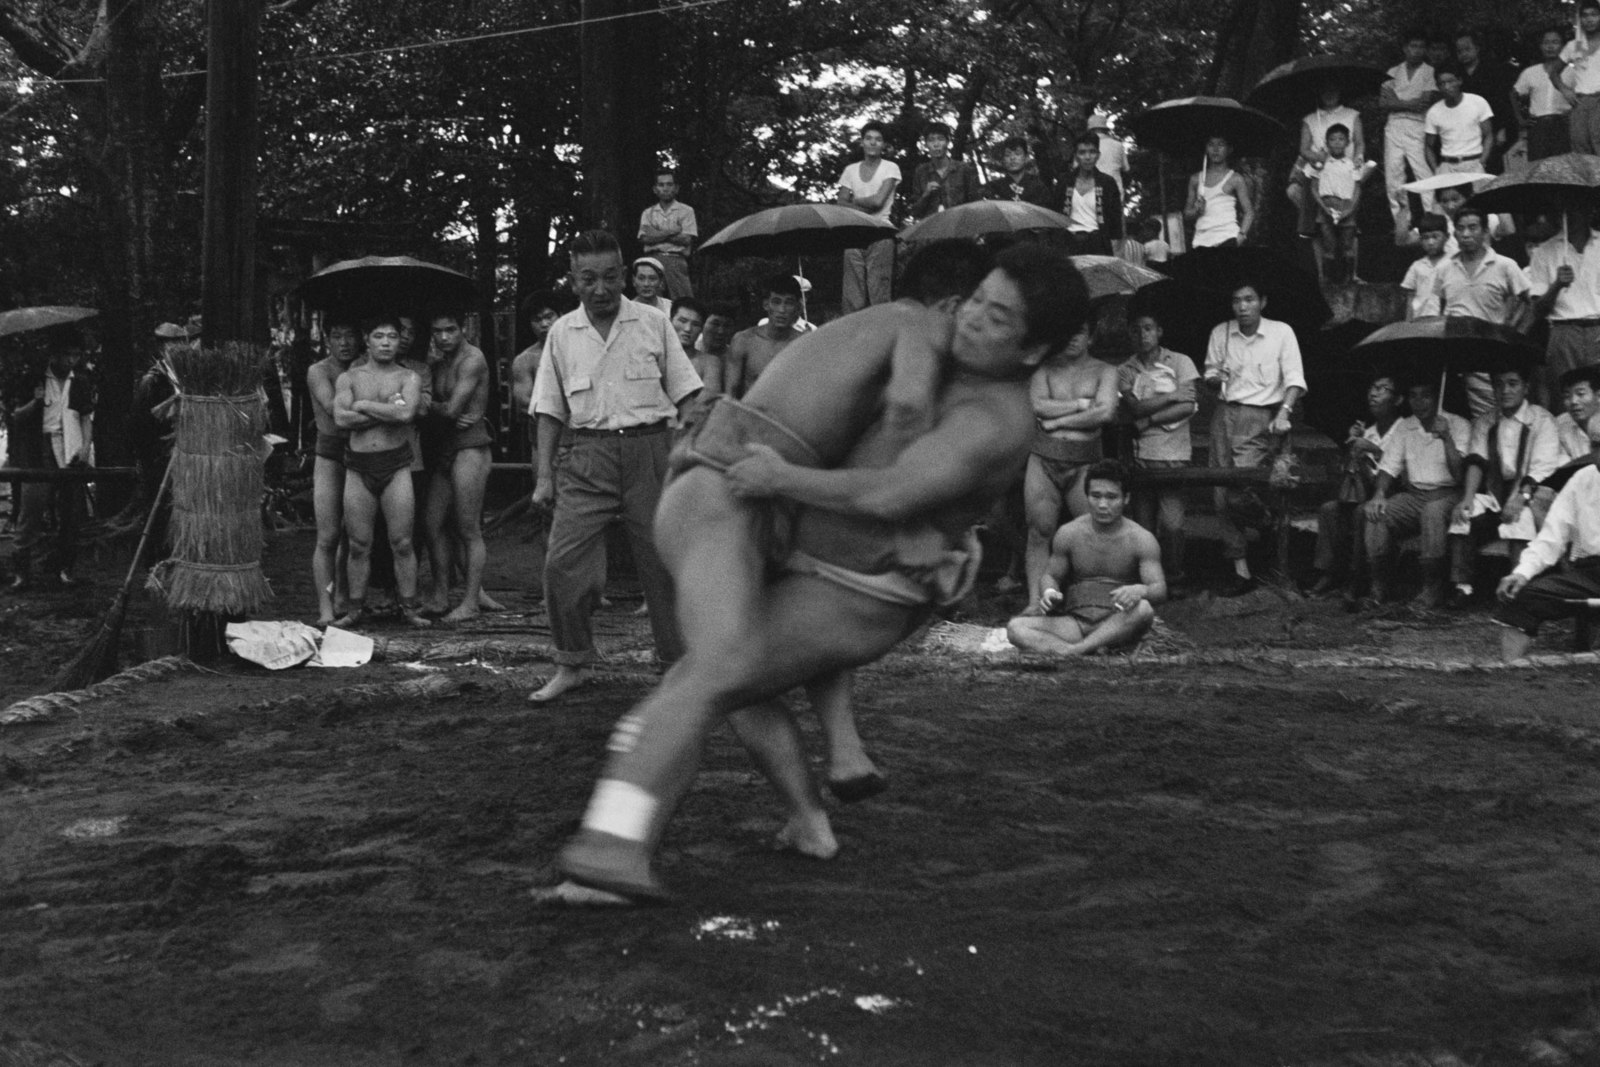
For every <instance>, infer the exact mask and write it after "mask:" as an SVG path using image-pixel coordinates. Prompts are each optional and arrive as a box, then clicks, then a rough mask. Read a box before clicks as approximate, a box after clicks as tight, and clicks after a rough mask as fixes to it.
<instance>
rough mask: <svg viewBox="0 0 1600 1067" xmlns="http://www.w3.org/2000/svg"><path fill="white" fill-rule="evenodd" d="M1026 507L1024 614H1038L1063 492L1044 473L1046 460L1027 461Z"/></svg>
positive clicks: (1024, 496) (1025, 477)
mask: <svg viewBox="0 0 1600 1067" xmlns="http://www.w3.org/2000/svg"><path fill="white" fill-rule="evenodd" d="M1022 494H1023V506H1024V508H1025V510H1026V512H1027V516H1028V551H1027V570H1028V605H1027V607H1026V608H1024V609H1023V610H1024V613H1026V614H1035V613H1037V612H1038V611H1039V593H1040V588H1039V583H1040V582H1042V581H1043V580H1044V571H1045V567H1047V566H1048V565H1049V563H1050V540H1051V538H1053V537H1055V535H1056V529H1057V527H1059V526H1060V525H1061V503H1062V501H1061V491H1060V490H1059V489H1057V488H1056V484H1055V482H1054V481H1052V480H1051V478H1050V475H1049V473H1048V472H1047V471H1046V470H1045V466H1044V460H1042V459H1040V458H1039V457H1038V456H1029V457H1028V472H1027V474H1025V475H1024V476H1023V483H1022Z"/></svg>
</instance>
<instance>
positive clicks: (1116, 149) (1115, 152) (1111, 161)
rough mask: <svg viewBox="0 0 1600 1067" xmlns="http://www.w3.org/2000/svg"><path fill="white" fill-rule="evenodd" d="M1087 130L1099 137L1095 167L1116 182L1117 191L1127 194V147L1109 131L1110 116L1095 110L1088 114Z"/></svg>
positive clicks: (1122, 194)
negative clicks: (1098, 155) (1098, 150)
mask: <svg viewBox="0 0 1600 1067" xmlns="http://www.w3.org/2000/svg"><path fill="white" fill-rule="evenodd" d="M1089 132H1090V133H1092V134H1094V135H1095V136H1097V137H1099V138H1100V161H1099V162H1098V163H1096V164H1095V167H1096V168H1097V169H1098V170H1099V171H1100V173H1101V174H1104V175H1105V176H1106V177H1107V178H1110V179H1111V180H1112V181H1114V182H1116V183H1117V193H1118V195H1120V196H1122V197H1123V198H1124V199H1126V197H1127V195H1128V187H1127V178H1128V149H1127V148H1126V147H1125V146H1124V145H1123V143H1122V142H1121V141H1119V140H1118V139H1117V138H1116V137H1115V136H1114V135H1113V134H1112V132H1111V116H1110V115H1107V114H1106V113H1105V112H1104V111H1096V112H1095V113H1094V114H1092V115H1090V116H1089Z"/></svg>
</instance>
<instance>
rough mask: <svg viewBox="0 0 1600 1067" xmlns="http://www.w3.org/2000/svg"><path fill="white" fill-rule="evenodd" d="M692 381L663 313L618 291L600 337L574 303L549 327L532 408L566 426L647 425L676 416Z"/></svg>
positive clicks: (692, 374)
mask: <svg viewBox="0 0 1600 1067" xmlns="http://www.w3.org/2000/svg"><path fill="white" fill-rule="evenodd" d="M700 385H701V382H700V376H699V375H698V374H696V373H695V372H694V364H692V363H690V362H689V357H688V356H687V355H685V354H684V351H683V345H682V344H680V343H679V342H678V335H677V333H675V332H674V331H673V329H672V324H671V323H670V322H669V321H668V320H667V317H666V316H665V315H663V314H662V313H661V312H659V311H657V310H656V309H655V308H652V307H646V306H645V305H643V304H639V303H635V302H634V301H632V300H629V299H628V298H627V297H623V298H622V306H621V307H620V308H619V309H618V310H617V318H616V321H614V322H613V323H612V324H611V330H610V332H609V333H608V334H607V335H606V336H605V337H603V338H602V337H601V336H600V331H599V330H596V329H595V328H594V327H593V326H592V325H591V324H590V322H589V313H588V312H587V311H586V310H584V309H583V308H581V307H580V308H578V309H577V310H576V311H571V312H568V313H567V314H565V315H563V316H561V318H559V319H557V320H556V323H555V325H554V326H552V327H550V334H549V336H548V337H547V338H546V339H545V345H544V354H543V355H542V356H540V357H539V372H538V374H537V375H535V376H534V380H533V410H534V412H535V413H537V414H540V415H550V416H553V417H554V418H557V419H560V420H561V421H562V422H564V423H566V424H567V425H568V426H569V427H572V428H573V429H584V430H621V429H625V428H627V427H629V426H648V425H650V424H651V423H655V422H660V421H661V420H663V419H668V418H671V417H672V416H674V415H676V414H677V410H678V409H677V404H678V402H679V401H680V400H682V399H683V398H684V397H686V396H688V395H689V394H690V393H693V392H694V391H695V390H696V389H699V388H700Z"/></svg>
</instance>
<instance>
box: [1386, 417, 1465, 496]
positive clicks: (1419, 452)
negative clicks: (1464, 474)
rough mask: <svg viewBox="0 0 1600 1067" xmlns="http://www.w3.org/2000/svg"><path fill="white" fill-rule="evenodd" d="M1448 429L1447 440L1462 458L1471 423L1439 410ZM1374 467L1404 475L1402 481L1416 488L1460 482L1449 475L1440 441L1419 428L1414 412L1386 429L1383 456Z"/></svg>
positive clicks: (1420, 426)
mask: <svg viewBox="0 0 1600 1067" xmlns="http://www.w3.org/2000/svg"><path fill="white" fill-rule="evenodd" d="M1437 417H1438V418H1441V419H1443V420H1444V421H1445V425H1446V426H1448V427H1449V429H1450V440H1451V442H1452V443H1453V444H1454V445H1455V446H1456V451H1457V452H1458V453H1460V454H1461V456H1462V458H1463V459H1464V458H1466V455H1467V449H1468V446H1469V445H1470V444H1471V443H1472V424H1471V423H1470V422H1468V421H1467V420H1466V419H1463V418H1462V417H1461V416H1460V415H1452V414H1450V412H1448V411H1441V412H1440V413H1439V414H1438V416H1437ZM1378 470H1379V472H1381V473H1383V474H1387V475H1388V476H1389V477H1391V478H1404V479H1405V480H1406V484H1407V485H1409V486H1410V487H1411V488H1412V489H1415V490H1417V491H1419V492H1427V491H1428V490H1430V489H1449V488H1453V487H1454V486H1457V485H1460V484H1461V483H1460V481H1459V480H1457V479H1455V478H1452V477H1451V476H1450V464H1449V463H1447V462H1446V461H1445V455H1444V442H1443V441H1441V440H1439V439H1438V438H1437V437H1435V436H1433V434H1431V433H1429V432H1428V431H1427V430H1424V429H1423V428H1422V423H1421V422H1420V421H1418V419H1417V417H1416V416H1415V415H1407V416H1406V417H1405V418H1403V419H1401V420H1400V421H1399V422H1397V423H1395V425H1394V428H1393V429H1392V430H1391V431H1390V436H1389V443H1388V444H1387V445H1386V446H1385V447H1384V449H1383V459H1381V460H1379V461H1378Z"/></svg>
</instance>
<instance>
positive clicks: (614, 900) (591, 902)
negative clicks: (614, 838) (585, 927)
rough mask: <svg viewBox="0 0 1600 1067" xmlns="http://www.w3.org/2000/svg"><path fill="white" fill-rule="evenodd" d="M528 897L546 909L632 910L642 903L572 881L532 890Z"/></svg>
mask: <svg viewBox="0 0 1600 1067" xmlns="http://www.w3.org/2000/svg"><path fill="white" fill-rule="evenodd" d="M528 895H529V896H530V897H532V898H533V901H534V903H535V904H538V905H540V906H541V907H546V908H550V907H562V908H632V907H637V906H638V904H639V903H640V902H639V901H637V900H634V899H633V898H632V897H625V896H623V895H622V894H621V893H613V892H610V891H609V890H605V889H596V888H595V887H594V886H589V885H580V884H579V883H577V882H574V881H572V880H571V879H568V880H566V881H564V882H559V883H557V884H556V885H552V886H544V887H541V888H539V889H533V890H530V891H529V893H528Z"/></svg>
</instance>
